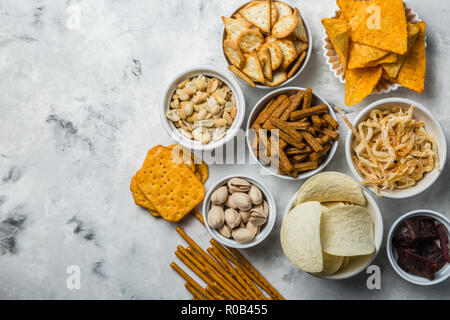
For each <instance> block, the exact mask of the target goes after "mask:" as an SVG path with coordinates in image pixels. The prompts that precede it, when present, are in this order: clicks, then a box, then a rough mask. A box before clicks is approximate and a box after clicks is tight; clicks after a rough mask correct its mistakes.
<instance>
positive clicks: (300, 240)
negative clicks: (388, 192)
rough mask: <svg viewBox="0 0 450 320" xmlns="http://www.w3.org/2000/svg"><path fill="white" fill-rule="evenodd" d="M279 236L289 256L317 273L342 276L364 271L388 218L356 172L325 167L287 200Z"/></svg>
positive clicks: (333, 277) (300, 265)
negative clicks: (358, 179) (352, 175)
mask: <svg viewBox="0 0 450 320" xmlns="http://www.w3.org/2000/svg"><path fill="white" fill-rule="evenodd" d="M280 240H281V246H282V249H283V252H284V254H285V256H286V257H287V259H288V260H289V261H290V262H291V263H292V264H293V265H294V266H295V267H297V268H298V269H300V270H303V271H305V272H307V273H309V274H311V275H313V276H316V277H319V278H324V279H330V280H342V279H347V278H350V277H353V276H355V275H356V274H358V273H360V272H361V271H363V270H364V269H365V268H367V266H369V265H370V263H371V262H372V261H373V260H374V259H375V257H376V255H377V254H378V252H379V251H380V247H381V242H382V240H383V219H382V216H381V213H380V209H379V208H378V205H377V203H376V202H375V200H374V199H373V197H372V196H371V195H370V194H369V193H368V192H367V191H365V190H363V189H362V188H361V187H360V185H359V184H358V183H357V182H356V181H355V180H354V179H352V178H351V177H349V176H348V175H346V174H344V173H340V172H332V171H327V172H322V173H319V174H316V175H315V176H313V177H311V178H309V179H308V180H307V181H306V182H305V183H304V184H303V185H302V187H301V188H300V189H299V191H298V192H297V193H296V194H295V195H294V197H293V198H292V199H291V201H290V202H289V203H288V205H287V207H286V210H285V213H284V218H283V223H282V226H281V232H280Z"/></svg>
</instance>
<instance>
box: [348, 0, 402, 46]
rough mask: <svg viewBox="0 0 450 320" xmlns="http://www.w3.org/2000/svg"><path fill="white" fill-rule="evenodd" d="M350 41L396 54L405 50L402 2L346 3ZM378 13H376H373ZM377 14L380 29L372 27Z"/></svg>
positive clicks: (392, 0) (384, 0)
mask: <svg viewBox="0 0 450 320" xmlns="http://www.w3.org/2000/svg"><path fill="white" fill-rule="evenodd" d="M347 5H348V6H349V7H348V11H347V12H346V13H344V15H345V16H346V17H347V18H348V15H349V14H350V15H351V18H350V25H351V28H352V33H351V38H352V40H353V41H356V42H359V43H361V44H365V45H368V46H372V47H376V48H380V49H383V50H386V51H391V52H395V53H398V54H404V53H406V51H407V49H408V34H407V27H406V15H405V7H404V5H403V1H402V0H389V1H386V0H371V1H348V2H347ZM377 10H379V11H377ZM378 12H379V23H380V26H379V27H377V25H376V15H377V13H378Z"/></svg>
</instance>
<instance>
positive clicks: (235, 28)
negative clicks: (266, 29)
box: [222, 17, 252, 43]
mask: <svg viewBox="0 0 450 320" xmlns="http://www.w3.org/2000/svg"><path fill="white" fill-rule="evenodd" d="M222 21H223V24H224V25H225V30H226V32H227V36H228V37H229V38H230V39H231V40H232V41H233V42H234V43H237V39H238V37H239V35H240V34H241V32H242V31H244V30H248V29H250V27H251V26H252V25H251V24H250V23H248V22H247V21H245V20H242V19H233V18H228V17H222Z"/></svg>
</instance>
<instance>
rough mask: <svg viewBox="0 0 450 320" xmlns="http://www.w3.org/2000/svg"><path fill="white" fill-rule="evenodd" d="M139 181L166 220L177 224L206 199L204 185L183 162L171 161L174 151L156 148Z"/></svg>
mask: <svg viewBox="0 0 450 320" xmlns="http://www.w3.org/2000/svg"><path fill="white" fill-rule="evenodd" d="M149 154H150V156H148V157H147V159H146V160H145V163H144V165H143V167H142V169H141V170H139V171H138V172H137V174H136V182H137V185H138V186H139V189H140V190H141V191H142V192H143V194H144V195H145V197H146V198H147V199H148V200H150V201H151V203H153V205H154V206H155V208H156V210H157V211H158V212H159V214H160V215H161V217H163V218H164V219H165V220H168V221H173V222H177V221H179V220H180V219H181V218H183V217H184V216H185V215H186V214H188V213H189V212H190V211H192V209H194V208H195V206H197V205H198V204H199V203H200V202H201V201H202V200H203V198H204V197H205V188H204V187H203V184H202V183H201V182H200V181H199V180H198V179H197V178H196V177H195V175H194V173H193V172H192V171H191V170H189V169H188V168H187V167H186V165H184V164H183V163H179V164H175V163H174V162H173V161H172V157H171V154H172V151H171V150H170V149H168V148H166V147H164V146H156V147H154V148H153V149H152V150H150V151H149Z"/></svg>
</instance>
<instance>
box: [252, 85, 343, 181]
mask: <svg viewBox="0 0 450 320" xmlns="http://www.w3.org/2000/svg"><path fill="white" fill-rule="evenodd" d="M305 89H306V88H301V87H283V88H279V89H276V90H273V91H271V92H269V93H268V94H266V95H265V96H263V97H262V98H261V99H259V100H258V102H257V103H256V104H255V106H254V107H253V109H252V110H251V111H250V114H249V116H248V119H247V125H246V127H245V139H246V140H247V148H248V150H249V153H250V154H251V156H252V157H253V160H255V161H256V162H257V163H258V164H259V165H260V166H261V168H263V170H264V171H266V172H268V173H270V174H271V175H274V176H276V177H278V178H281V179H285V180H293V181H298V180H304V179H307V178H309V177H311V176H313V175H315V174H317V173H319V172H321V171H322V170H324V169H325V168H326V166H327V165H328V164H329V163H330V162H331V160H332V159H333V158H334V155H335V154H336V150H337V148H338V145H339V140H337V141H334V142H333V145H332V147H331V149H330V151H328V154H327V157H326V159H325V160H324V161H322V163H321V164H320V166H319V167H318V168H317V169H314V170H310V171H306V172H304V173H301V174H299V175H298V176H297V178H293V177H290V176H287V175H282V174H280V173H278V172H275V171H274V170H271V168H270V166H267V165H263V164H262V163H261V161H259V159H258V157H257V156H256V155H255V154H254V152H253V149H252V148H251V141H250V127H251V125H252V118H253V116H254V113H255V112H256V109H258V108H259V107H260V105H261V104H262V103H263V102H265V101H266V100H269V99H270V98H272V97H274V96H277V95H280V94H283V93H285V92H289V91H299V90H305ZM314 97H315V98H316V99H318V100H320V101H321V102H322V104H326V105H327V107H328V111H329V113H330V115H331V116H332V117H333V119H335V120H336V121H337V120H338V119H337V117H336V114H335V112H334V110H333V108H332V107H331V106H330V104H329V103H328V101H327V100H325V99H324V98H323V97H322V96H320V95H319V94H317V93H315V92H314V90H313V99H314Z"/></svg>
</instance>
